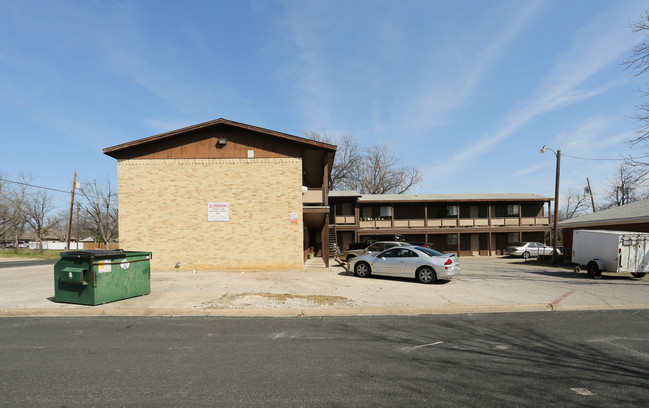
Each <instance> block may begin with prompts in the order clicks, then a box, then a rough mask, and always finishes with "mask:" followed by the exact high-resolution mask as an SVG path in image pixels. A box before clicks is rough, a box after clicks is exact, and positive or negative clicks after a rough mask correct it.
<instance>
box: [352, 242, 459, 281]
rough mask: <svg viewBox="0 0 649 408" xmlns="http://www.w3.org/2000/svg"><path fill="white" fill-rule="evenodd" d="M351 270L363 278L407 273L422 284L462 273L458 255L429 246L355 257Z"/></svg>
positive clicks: (404, 274)
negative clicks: (443, 252) (438, 250)
mask: <svg viewBox="0 0 649 408" xmlns="http://www.w3.org/2000/svg"><path fill="white" fill-rule="evenodd" d="M350 270H351V271H353V272H354V274H355V275H356V276H359V277H361V278H365V277H368V276H370V275H384V276H406V277H414V278H415V279H417V281H419V282H421V283H433V282H435V281H436V280H437V279H450V278H451V277H452V276H455V275H457V274H458V273H460V262H459V260H458V259H457V256H456V255H455V254H442V253H441V252H437V251H435V250H434V249H430V248H423V247H395V248H390V249H388V250H385V251H383V252H381V253H379V254H377V255H363V256H359V257H357V258H354V259H352V260H351V263H350Z"/></svg>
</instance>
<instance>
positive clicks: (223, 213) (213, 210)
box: [207, 203, 230, 222]
mask: <svg viewBox="0 0 649 408" xmlns="http://www.w3.org/2000/svg"><path fill="white" fill-rule="evenodd" d="M207 221H210V222H212V221H226V222H227V221H230V205H229V204H228V203H207Z"/></svg>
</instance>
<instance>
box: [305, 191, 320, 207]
mask: <svg viewBox="0 0 649 408" xmlns="http://www.w3.org/2000/svg"><path fill="white" fill-rule="evenodd" d="M302 204H316V205H323V204H324V199H323V197H322V189H321V188H310V189H308V190H307V191H306V193H304V194H303V195H302Z"/></svg>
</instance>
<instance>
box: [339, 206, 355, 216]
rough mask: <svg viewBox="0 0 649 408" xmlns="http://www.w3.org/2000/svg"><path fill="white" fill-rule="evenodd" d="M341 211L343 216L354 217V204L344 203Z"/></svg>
mask: <svg viewBox="0 0 649 408" xmlns="http://www.w3.org/2000/svg"><path fill="white" fill-rule="evenodd" d="M341 210H342V214H341V215H354V208H353V207H352V203H342V209H341Z"/></svg>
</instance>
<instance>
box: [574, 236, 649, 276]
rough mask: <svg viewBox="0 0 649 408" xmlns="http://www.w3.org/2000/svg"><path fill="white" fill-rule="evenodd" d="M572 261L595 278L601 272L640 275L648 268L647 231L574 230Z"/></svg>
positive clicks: (643, 274)
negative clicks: (584, 268)
mask: <svg viewBox="0 0 649 408" xmlns="http://www.w3.org/2000/svg"><path fill="white" fill-rule="evenodd" d="M572 262H573V263H575V264H577V265H576V266H575V272H579V271H580V269H581V268H580V267H581V266H585V267H586V271H587V272H588V276H590V277H591V278H594V277H595V276H597V275H600V274H601V273H602V272H615V273H630V274H632V275H633V276H634V277H636V278H642V277H643V276H645V274H646V273H647V270H648V269H649V234H647V233H642V232H629V231H605V230H575V231H574V233H573V235H572Z"/></svg>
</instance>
